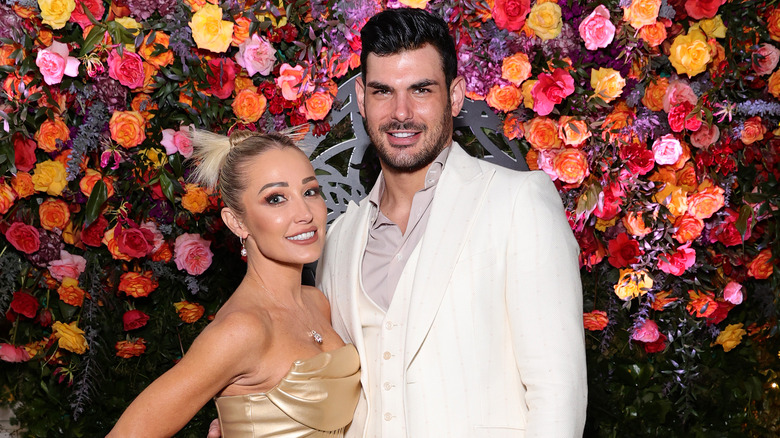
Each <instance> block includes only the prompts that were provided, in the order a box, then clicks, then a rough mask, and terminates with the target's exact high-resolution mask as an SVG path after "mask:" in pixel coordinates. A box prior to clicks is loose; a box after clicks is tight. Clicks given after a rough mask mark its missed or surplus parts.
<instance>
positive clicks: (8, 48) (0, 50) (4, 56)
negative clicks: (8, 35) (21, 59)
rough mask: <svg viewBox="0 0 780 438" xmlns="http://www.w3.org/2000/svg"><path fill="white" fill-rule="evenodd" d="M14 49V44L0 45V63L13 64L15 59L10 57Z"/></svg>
mask: <svg viewBox="0 0 780 438" xmlns="http://www.w3.org/2000/svg"><path fill="white" fill-rule="evenodd" d="M14 50H16V49H15V48H14V46H12V45H10V44H3V45H0V65H14V64H16V59H14V58H11V53H13V52H14Z"/></svg>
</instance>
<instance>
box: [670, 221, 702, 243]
mask: <svg viewBox="0 0 780 438" xmlns="http://www.w3.org/2000/svg"><path fill="white" fill-rule="evenodd" d="M674 227H675V228H676V229H677V230H676V231H675V232H674V235H672V237H674V240H676V241H678V242H680V243H681V244H682V243H688V242H691V241H693V240H695V239H697V238H698V237H699V236H701V232H702V230H703V229H704V221H703V220H701V219H699V218H697V217H694V216H691V215H689V214H684V215H682V216H679V217H678V218H677V220H676V221H674Z"/></svg>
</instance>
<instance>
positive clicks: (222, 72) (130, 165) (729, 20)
mask: <svg viewBox="0 0 780 438" xmlns="http://www.w3.org/2000/svg"><path fill="white" fill-rule="evenodd" d="M401 6H410V7H420V8H427V9H428V10H430V11H432V12H434V13H436V14H439V15H440V16H442V17H444V19H445V20H446V21H447V22H448V23H449V24H450V25H451V29H452V34H453V36H454V38H455V40H456V44H457V49H458V57H459V63H460V67H459V68H460V73H461V74H462V75H463V76H464V77H465V78H466V83H467V91H468V97H470V98H472V99H484V100H486V101H487V103H488V104H489V105H490V106H491V107H492V108H494V109H495V110H496V112H497V113H499V114H500V115H501V117H502V120H504V122H503V126H499V127H496V128H497V129H498V130H499V131H503V133H504V134H505V135H506V136H507V137H509V138H511V139H517V140H518V141H519V142H520V143H521V145H522V146H523V147H524V148H525V150H526V151H527V154H526V156H525V158H526V161H527V162H528V164H529V166H530V167H531V168H534V169H541V170H543V171H544V172H546V173H547V174H548V175H549V176H550V177H551V178H552V179H553V180H554V181H555V182H556V184H557V186H558V188H559V191H560V194H561V198H562V200H563V202H564V205H565V207H566V211H567V214H568V216H569V219H570V223H571V226H572V229H573V230H574V232H575V235H576V236H577V239H578V241H579V242H580V246H581V249H582V252H581V256H580V262H581V265H582V279H583V291H584V301H585V309H583V313H584V323H585V327H586V342H587V348H588V361H589V363H588V368H589V378H590V407H589V412H588V424H587V426H586V436H604V437H611V436H620V435H630V436H659V435H661V434H666V435H669V436H708V437H709V436H771V435H776V434H778V433H780V420H778V418H777V415H776V412H777V411H778V409H780V391H779V390H778V383H780V378H779V377H778V374H777V373H778V368H780V365H779V363H780V356H778V354H780V336H779V334H778V328H779V327H780V326H778V322H777V312H778V304H780V298H779V296H778V289H780V287H779V286H780V285H779V284H778V283H780V282H779V281H778V279H779V278H780V274H778V262H777V257H778V255H779V254H780V239H778V233H779V232H780V231H779V230H778V216H779V215H780V213H778V207H779V206H780V205H779V204H780V190H779V188H778V178H779V177H780V170H779V169H780V138H778V134H780V130H778V122H780V101H778V98H779V97H780V70H778V69H777V67H778V58H780V49H778V47H780V8H778V7H777V5H775V4H774V2H759V1H743V2H737V1H734V2H724V1H723V0H689V1H686V0H672V1H669V0H663V1H660V0H621V1H605V2H598V3H597V2H575V1H572V0H559V1H558V2H557V3H556V2H555V1H543V0H539V1H534V2H529V1H528V0H519V1H518V0H465V1H443V0H430V1H425V0H397V1H382V2H378V1H370V0H359V1H335V0H328V1H305V0H296V1H293V0H289V1H284V0H274V1H265V0H258V1H252V0H250V1H246V2H244V1H240V0H234V1H224V2H220V3H217V2H216V0H214V1H204V0H187V1H179V0H115V1H112V2H109V1H103V0H85V1H80V0H78V1H75V2H74V0H39V1H37V2H36V1H34V0H4V2H2V3H0V86H2V91H0V117H2V121H0V124H2V128H3V129H2V130H0V215H2V216H0V235H2V237H0V311H1V312H3V315H4V318H3V319H2V320H0V369H2V373H0V375H1V376H2V377H0V399H1V400H3V402H7V403H9V404H11V405H12V406H14V408H15V412H16V415H17V418H18V419H19V421H20V422H21V424H22V426H23V427H24V428H26V430H27V431H29V434H30V436H93V435H100V434H104V433H105V432H106V431H107V430H108V429H109V428H110V427H111V425H112V424H113V422H114V421H115V420H116V418H117V417H118V415H119V414H120V413H121V412H122V410H123V409H124V407H125V406H126V405H127V404H128V403H129V402H130V401H131V400H132V398H133V397H134V396H135V395H136V394H137V393H138V392H140V390H142V389H143V388H144V387H145V386H146V385H147V384H148V383H149V382H150V381H151V380H153V379H154V378H155V377H156V376H158V375H159V374H161V373H162V372H164V371H165V370H166V369H168V368H169V367H170V366H171V365H173V364H174V363H175V362H176V361H177V360H178V359H179V358H180V357H181V355H182V354H183V351H185V350H186V348H187V346H188V345H189V344H190V343H191V342H192V339H193V338H194V337H195V336H196V335H197V333H198V332H199V331H200V330H201V329H202V328H203V327H204V326H205V325H206V324H207V323H208V320H209V318H210V315H213V314H214V313H215V312H216V310H217V309H218V307H219V305H220V304H221V303H222V302H224V300H225V299H226V298H227V296H229V294H230V291H231V290H232V289H233V287H234V286H235V283H236V279H237V278H240V277H241V276H242V275H243V270H244V266H243V263H242V262H241V260H240V256H239V255H238V245H237V241H236V239H235V238H233V237H232V236H231V235H230V233H229V232H227V231H226V229H225V227H224V226H223V224H222V223H221V221H220V219H219V216H218V211H219V201H218V199H217V197H216V196H215V194H214V193H210V192H208V191H207V190H205V189H204V188H202V187H198V186H197V185H193V184H191V183H188V182H187V175H188V168H187V163H186V161H185V160H186V158H188V157H189V156H190V154H191V153H192V147H191V144H190V143H189V140H188V138H187V135H186V132H187V129H188V128H189V127H191V126H194V127H199V128H205V129H210V130H213V131H215V132H221V133H226V132H228V131H229V130H232V129H252V130H260V131H268V130H275V129H281V128H284V127H289V126H294V125H301V124H308V126H309V129H311V130H313V132H314V134H316V135H317V136H325V135H330V140H329V141H337V140H338V137H339V134H338V133H337V132H336V131H337V130H334V131H333V132H331V125H330V123H331V120H330V118H329V112H330V109H331V107H332V106H333V105H337V104H338V102H335V101H334V96H335V91H336V87H337V84H338V83H339V81H340V80H341V79H343V78H345V77H349V76H351V75H352V74H354V73H356V72H357V71H358V69H359V64H360V60H359V55H360V37H359V29H360V27H361V26H362V25H363V23H365V21H366V20H367V19H368V18H369V17H370V16H371V15H373V14H374V13H375V12H377V11H379V10H382V9H383V8H391V7H401ZM329 132H330V134H329ZM773 412H774V414H773ZM214 415H215V414H214V412H213V407H211V406H209V407H206V408H205V409H204V410H203V411H202V412H201V413H200V414H199V415H198V417H196V419H194V420H193V421H192V422H191V423H190V425H189V426H188V428H187V429H185V430H184V431H183V432H182V436H205V432H204V430H205V425H206V424H207V423H208V421H209V420H210V419H211V418H213V416H214Z"/></svg>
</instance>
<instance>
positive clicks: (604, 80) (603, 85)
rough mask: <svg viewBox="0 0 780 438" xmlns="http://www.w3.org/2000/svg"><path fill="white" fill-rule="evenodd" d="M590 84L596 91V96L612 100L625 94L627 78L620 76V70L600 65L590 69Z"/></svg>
mask: <svg viewBox="0 0 780 438" xmlns="http://www.w3.org/2000/svg"><path fill="white" fill-rule="evenodd" d="M590 86H591V87H593V90H594V91H595V92H596V94H595V95H596V96H598V97H600V98H602V99H603V100H604V102H612V101H613V100H615V99H617V98H618V97H620V95H621V94H623V87H625V86H626V80H625V79H623V77H622V76H620V72H619V71H617V70H613V69H611V68H604V67H600V68H599V69H598V70H591V71H590Z"/></svg>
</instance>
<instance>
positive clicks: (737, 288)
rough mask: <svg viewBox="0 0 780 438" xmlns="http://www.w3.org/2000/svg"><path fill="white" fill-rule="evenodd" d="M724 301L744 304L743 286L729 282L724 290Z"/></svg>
mask: <svg viewBox="0 0 780 438" xmlns="http://www.w3.org/2000/svg"><path fill="white" fill-rule="evenodd" d="M723 299H724V300H726V301H728V302H729V303H731V304H740V303H742V285H741V284H739V283H737V282H736V281H729V282H728V284H727V285H726V287H724V288H723Z"/></svg>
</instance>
